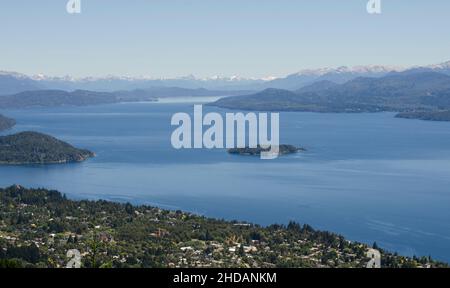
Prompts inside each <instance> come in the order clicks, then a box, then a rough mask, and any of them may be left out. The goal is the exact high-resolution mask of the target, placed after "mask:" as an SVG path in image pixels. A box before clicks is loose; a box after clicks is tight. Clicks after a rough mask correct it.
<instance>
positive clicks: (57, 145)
mask: <svg viewBox="0 0 450 288" xmlns="http://www.w3.org/2000/svg"><path fill="white" fill-rule="evenodd" d="M93 156H94V153H92V152H90V151H88V150H83V149H77V148H75V147H73V146H72V145H70V144H68V143H66V142H63V141H61V140H58V139H56V138H54V137H52V136H49V135H45V134H42V133H37V132H21V133H18V134H14V135H8V136H0V164H14V165H20V164H57V163H68V162H81V161H84V160H86V159H88V158H89V157H93Z"/></svg>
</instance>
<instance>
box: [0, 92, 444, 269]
mask: <svg viewBox="0 0 450 288" xmlns="http://www.w3.org/2000/svg"><path fill="white" fill-rule="evenodd" d="M165 102H166V103H134V104H113V105H104V106H92V107H80V108H54V109H31V110H17V111H0V112H1V113H3V114H6V115H8V116H10V117H13V118H15V119H16V120H17V122H18V125H17V126H16V127H15V128H14V130H12V131H9V132H8V133H12V132H17V131H24V130H34V131H40V132H44V133H49V134H51V135H54V136H56V137H58V138H61V139H62V140H64V141H68V142H70V143H72V144H74V145H76V146H78V147H81V148H87V149H90V150H92V151H94V152H95V153H96V154H97V157H96V158H94V159H91V160H89V161H86V162H84V163H79V164H68V165H49V166H20V167H18V166H0V186H6V185H12V184H15V183H18V184H22V185H25V186H29V187H46V188H52V189H58V190H60V191H62V192H64V193H66V194H67V195H69V196H71V197H73V198H76V199H80V198H89V199H98V198H102V199H109V200H116V201H130V202H133V203H145V204H151V205H157V206H160V207H163V208H170V209H181V210H187V211H192V212H196V213H199V214H204V215H207V216H212V217H221V218H226V219H238V220H246V221H252V222H257V223H260V224H271V223H275V222H277V223H287V222H288V221H289V220H296V221H299V222H301V223H308V224H311V225H313V226H314V227H316V228H318V229H324V230H330V231H334V232H338V233H340V234H343V235H345V236H346V237H348V238H349V239H352V240H358V241H363V242H367V243H372V242H373V241H376V242H377V243H378V244H379V245H380V246H382V247H384V248H386V249H390V250H395V251H398V252H400V253H403V254H408V255H412V254H418V255H430V254H431V255H432V256H433V257H434V258H438V259H441V260H446V261H450V123H445V122H427V121H418V120H417V121H416V120H405V119H396V118H394V115H393V114H391V113H378V114H315V113H282V114H281V115H280V122H281V124H280V125H281V127H280V130H281V131H280V133H281V139H282V141H281V142H282V143H288V144H294V145H299V146H304V147H306V148H307V149H308V151H307V152H305V153H301V154H296V155H290V156H285V157H281V158H279V159H277V160H272V161H263V160H260V159H259V158H256V157H244V156H233V155H228V154H227V153H226V151H224V150H203V149H201V150H174V149H173V148H172V147H171V144H170V135H171V133H172V131H173V127H171V126H170V118H171V116H172V114H173V113H175V112H180V111H186V112H192V109H193V107H192V105H193V103H192V101H186V103H177V102H178V101H170V100H166V101H165ZM188 102H189V103H188ZM204 110H206V112H207V111H220V112H224V110H220V109H217V108H213V107H204Z"/></svg>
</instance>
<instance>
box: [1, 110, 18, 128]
mask: <svg viewBox="0 0 450 288" xmlns="http://www.w3.org/2000/svg"><path fill="white" fill-rule="evenodd" d="M14 125H16V121H15V120H14V119H11V118H8V117H5V116H3V115H1V114H0V131H3V130H7V129H10V128H12V127H13V126H14Z"/></svg>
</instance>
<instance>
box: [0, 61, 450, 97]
mask: <svg viewBox="0 0 450 288" xmlns="http://www.w3.org/2000/svg"><path fill="white" fill-rule="evenodd" d="M407 70H419V71H422V72H425V71H426V72H439V73H443V74H447V75H450V61H447V62H444V63H440V64H434V65H427V66H415V67H410V68H402V67H394V66H381V65H372V66H355V67H347V66H342V67H337V68H320V69H304V70H301V71H299V72H297V73H293V74H290V75H287V76H286V77H280V78H275V79H274V77H266V78H245V77H239V76H231V77H221V76H213V77H208V78H198V77H195V76H192V75H189V76H186V77H179V78H172V79H170V78H168V79H153V78H149V77H127V76H122V77H120V76H107V77H85V78H74V77H71V76H64V77H49V76H46V75H35V76H26V75H24V74H19V73H15V72H0V95H9V94H14V93H18V92H23V91H29V90H38V89H43V90H65V91H73V90H92V91H103V92H113V91H117V90H135V89H149V88H154V87H179V88H185V89H198V88H205V89H209V90H228V91H233V90H234V91H236V90H263V89H266V88H277V89H287V90H298V89H300V88H302V87H304V86H307V85H310V84H312V83H314V82H318V81H325V80H326V81H332V82H335V83H338V84H342V83H345V82H347V81H350V80H352V79H355V78H357V77H383V76H386V75H387V74H389V73H391V72H403V71H407Z"/></svg>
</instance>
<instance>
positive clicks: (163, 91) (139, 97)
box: [0, 87, 248, 109]
mask: <svg viewBox="0 0 450 288" xmlns="http://www.w3.org/2000/svg"><path fill="white" fill-rule="evenodd" d="M242 93H245V91H232V92H229V91H214V90H207V89H203V88H199V89H186V88H177V87H156V88H149V89H136V90H131V91H114V92H97V91H89V90H75V91H71V92H68V91H64V90H33V91H24V92H20V93H16V94H12V95H5V96H0V109H16V108H29V107H59V106H87V105H98V104H111V103H118V102H139V101H157V100H158V98H164V97H169V96H170V97H182V96H197V97H201V96H230V95H236V94H242ZM247 93H248V91H247Z"/></svg>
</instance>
